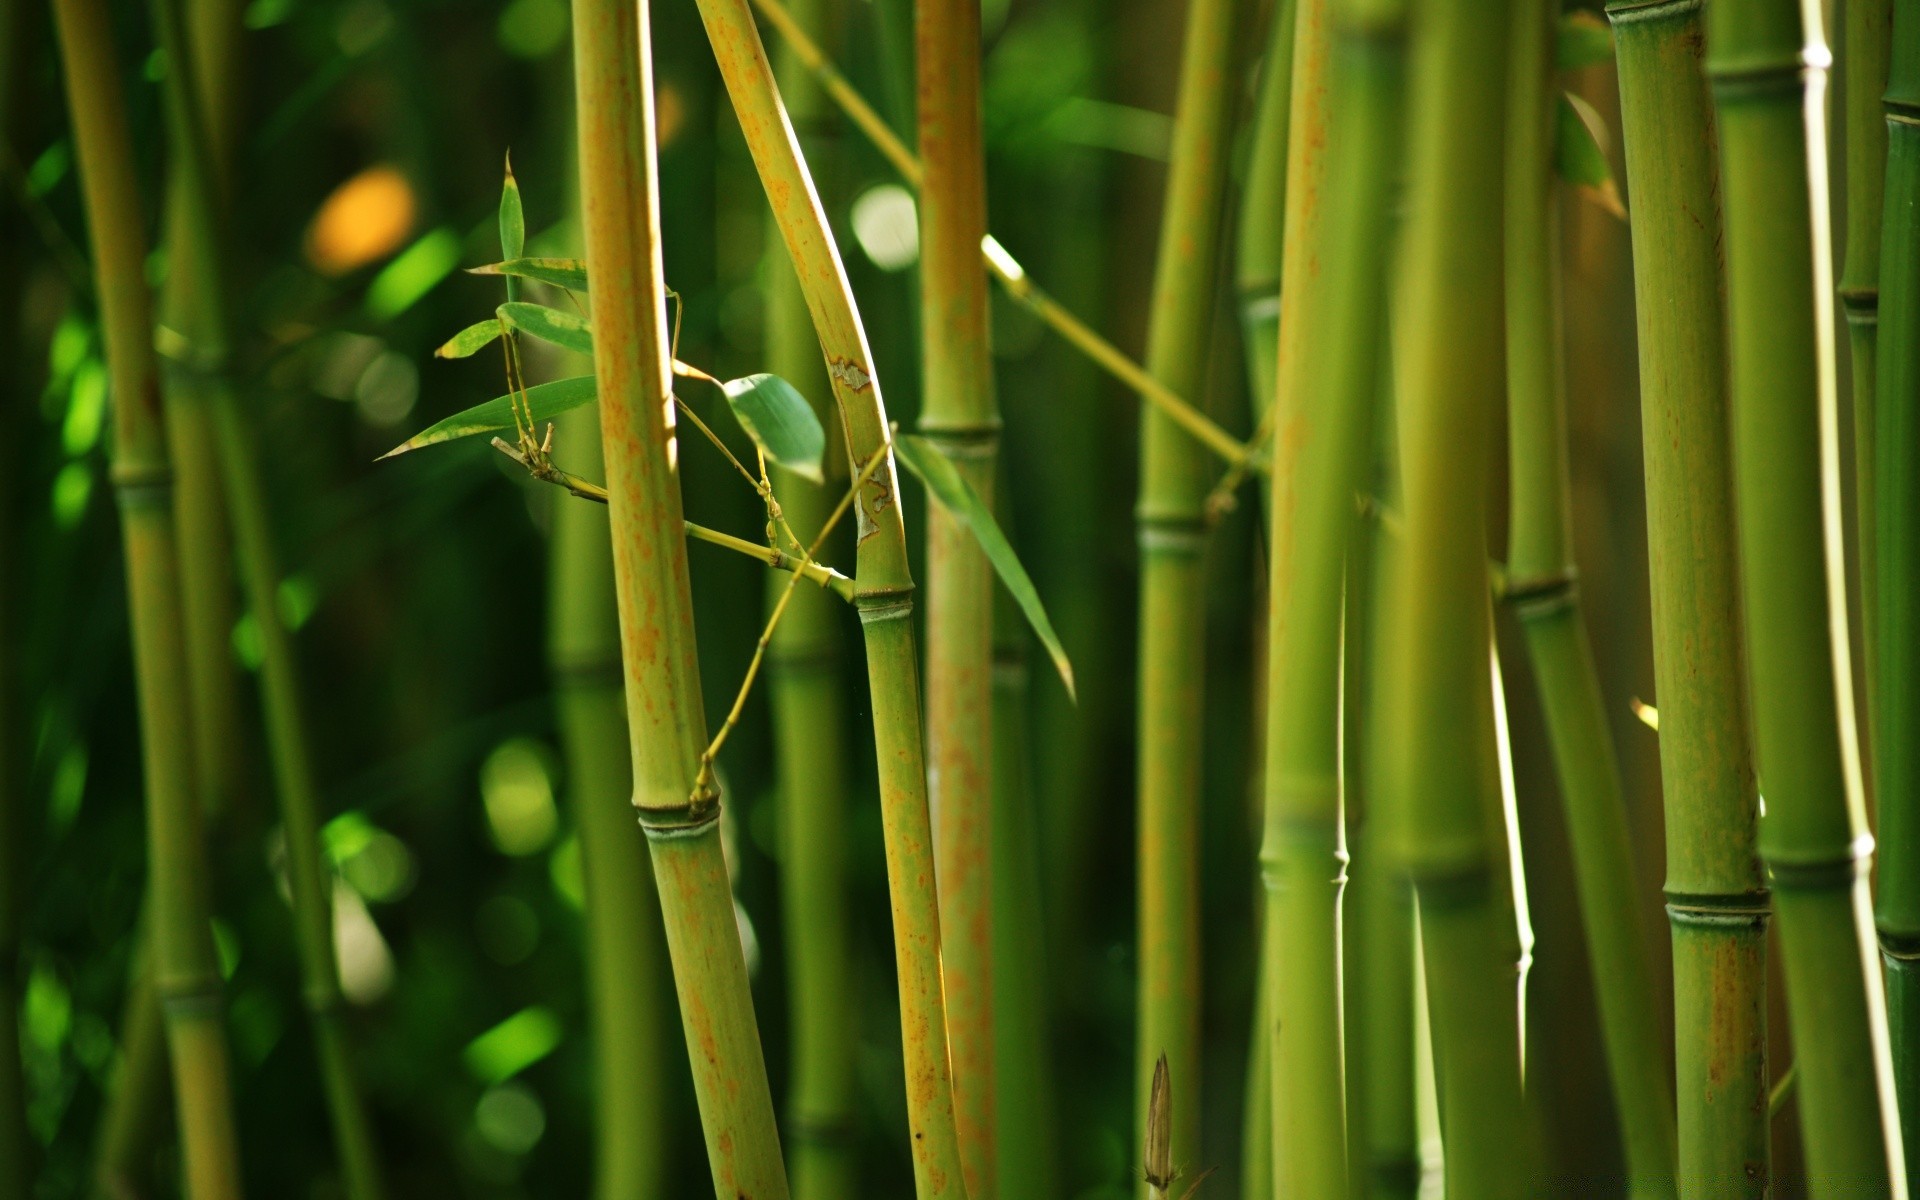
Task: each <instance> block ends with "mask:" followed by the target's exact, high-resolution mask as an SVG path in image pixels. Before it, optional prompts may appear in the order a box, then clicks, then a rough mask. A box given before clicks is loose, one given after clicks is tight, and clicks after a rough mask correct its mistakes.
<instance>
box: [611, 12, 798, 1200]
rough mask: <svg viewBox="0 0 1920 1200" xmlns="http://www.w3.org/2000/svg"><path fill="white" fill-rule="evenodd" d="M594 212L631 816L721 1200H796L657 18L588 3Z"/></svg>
mask: <svg viewBox="0 0 1920 1200" xmlns="http://www.w3.org/2000/svg"><path fill="white" fill-rule="evenodd" d="M573 32H574V43H573V44H574V78H575V86H576V90H577V93H578V101H577V102H578V118H577V123H578V129H579V132H578V136H579V146H580V196H581V205H582V211H583V213H584V215H585V222H584V225H585V231H586V242H587V269H588V271H589V272H590V273H591V275H592V278H593V281H594V284H593V332H594V345H595V346H596V347H597V350H596V353H595V355H594V373H595V374H596V375H597V376H598V378H599V407H600V428H601V433H602V436H603V439H604V444H603V449H604V453H605V456H606V466H607V491H608V493H609V505H608V513H609V518H610V520H611V524H612V530H613V562H614V583H615V588H616V592H617V595H618V598H619V614H620V646H621V661H622V665H623V668H624V675H625V681H626V696H627V727H628V739H629V741H628V745H629V748H630V750H631V752H632V756H633V782H634V792H633V802H634V806H635V807H636V808H638V809H639V810H640V824H641V827H642V828H643V829H645V830H646V835H647V841H648V845H649V849H650V851H651V857H652V860H653V872H654V880H655V883H656V885H657V887H658V889H659V894H660V911H661V916H662V919H663V921H664V924H665V927H666V936H667V948H668V951H669V953H670V955H671V957H672V960H673V967H674V983H675V986H676V988H677V990H678V992H679V996H680V1017H681V1021H682V1023H683V1025H684V1027H685V1033H686V1042H687V1050H688V1055H689V1058H690V1059H691V1061H692V1066H693V1085H694V1094H695V1096H696V1098H697V1099H698V1101H699V1106H700V1117H701V1124H702V1126H703V1128H704V1131H705V1134H706V1143H707V1158H708V1165H709V1167H710V1168H711V1170H712V1174H713V1187H714V1194H715V1195H716V1196H718V1197H747V1198H749V1200H784V1197H785V1196H786V1195H787V1179H786V1169H785V1166H784V1164H783V1163H782V1161H781V1157H780V1143H779V1135H778V1132H777V1131H776V1129H775V1125H774V1116H773V1097H772V1094H771V1092H770V1090H769V1088H768V1085H767V1074H766V1064H765V1060H764V1059H763V1058H762V1055H761V1049H760V1031H759V1028H758V1027H757V1026H756V1025H755V1023H754V1016H753V997H752V994H751V992H750V991H749V988H748V982H747V965H746V959H745V957H744V955H743V954H742V952H741V948H740V933H739V929H738V927H737V926H736V925H735V923H734V916H733V896H732V892H731V890H730V889H729V886H728V883H727V868H726V863H725V861H724V859H723V858H722V854H721V848H720V832H719V828H720V827H719V821H720V797H719V795H718V794H717V792H716V791H714V790H713V789H712V788H711V787H700V788H696V781H697V780H698V779H699V764H700V756H701V754H702V753H703V751H704V750H705V749H706V740H707V739H706V729H705V726H706V722H705V719H704V716H703V714H702V711H701V702H700V678H699V670H698V665H697V663H696V660H695V646H694V630H693V602H692V596H691V593H690V590H689V585H688V579H687V556H686V545H685V542H684V534H683V532H682V518H681V515H680V514H681V508H680V481H679V474H678V471H677V461H678V459H677V455H676V454H675V448H674V446H673V430H672V424H671V420H672V408H671V404H670V401H669V399H668V396H669V388H668V380H667V358H668V346H667V331H666V327H665V320H666V309H665V300H664V297H665V283H664V281H663V279H662V276H661V260H660V207H659V206H660V201H659V191H658V187H657V183H656V178H655V173H654V171H655V167H654V112H653V62H652V57H653V56H652V45H651V40H650V36H649V29H648V5H647V4H645V3H644V2H642V3H637V4H636V3H628V2H625V0H575V3H574V5H573Z"/></svg>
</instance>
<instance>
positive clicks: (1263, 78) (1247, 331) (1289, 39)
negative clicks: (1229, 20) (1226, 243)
mask: <svg viewBox="0 0 1920 1200" xmlns="http://www.w3.org/2000/svg"><path fill="white" fill-rule="evenodd" d="M1298 7H1299V0H1278V3H1277V4H1275V6H1274V10H1273V18H1272V22H1271V28H1270V29H1269V30H1268V32H1267V53H1266V59H1265V61H1264V63H1263V64H1262V65H1261V73H1260V94H1259V97H1258V99H1257V100H1256V101H1255V102H1254V112H1253V130H1252V134H1251V137H1252V142H1253V145H1252V148H1251V149H1250V150H1249V151H1248V153H1247V177H1246V181H1245V182H1244V183H1243V184H1242V185H1241V188H1240V223H1239V230H1238V234H1237V237H1236V239H1235V242H1234V286H1235V288H1236V290H1237V291H1238V292H1239V300H1240V340H1241V341H1242V342H1243V343H1244V344H1245V348H1246V352H1247V379H1248V383H1249V386H1250V389H1251V390H1250V392H1249V394H1250V395H1251V396H1252V398H1253V404H1254V415H1255V416H1256V417H1257V416H1259V415H1261V414H1263V413H1264V412H1265V411H1266V406H1267V405H1268V404H1269V403H1270V402H1271V401H1272V400H1273V395H1274V386H1275V379H1274V363H1275V362H1276V361H1277V355H1278V351H1279V345H1280V263H1281V251H1282V247H1283V245H1284V244H1285V240H1286V239H1285V226H1286V221H1285V212H1286V205H1287V157H1288V156H1287V138H1288V135H1289V133H1290V132H1291V125H1292V122H1291V121H1290V120H1289V119H1288V116H1287V113H1288V108H1289V106H1290V105H1291V103H1292V99H1293V70H1294V66H1293V38H1294V33H1293V31H1294V22H1295V12H1296V10H1297V9H1298Z"/></svg>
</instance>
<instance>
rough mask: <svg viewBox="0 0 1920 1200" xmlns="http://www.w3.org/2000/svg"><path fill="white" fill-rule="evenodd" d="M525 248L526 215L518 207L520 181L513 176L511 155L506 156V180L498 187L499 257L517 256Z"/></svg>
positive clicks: (510, 258) (512, 257) (509, 258)
mask: <svg viewBox="0 0 1920 1200" xmlns="http://www.w3.org/2000/svg"><path fill="white" fill-rule="evenodd" d="M526 248H527V217H526V212H525V210H523V209H522V208H521V207H520V182H519V180H517V179H515V178H514V177H513V156H512V155H511V154H509V155H508V156H507V181H506V183H505V184H503V185H502V186H501V188H500V257H502V258H504V259H508V260H512V259H516V258H519V257H520V255H521V254H522V253H523V252H524V251H525V250H526Z"/></svg>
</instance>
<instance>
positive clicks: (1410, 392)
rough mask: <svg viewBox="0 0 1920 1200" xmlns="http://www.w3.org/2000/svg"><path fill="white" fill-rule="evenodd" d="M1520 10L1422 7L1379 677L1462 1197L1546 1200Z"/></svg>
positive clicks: (1396, 840)
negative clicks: (1525, 841)
mask: <svg viewBox="0 0 1920 1200" xmlns="http://www.w3.org/2000/svg"><path fill="white" fill-rule="evenodd" d="M1507 27H1508V22H1507V6H1506V5H1505V4H1503V3H1491V4H1486V3H1475V2H1473V0H1450V2H1446V3H1435V4H1432V5H1430V6H1428V7H1427V8H1424V9H1423V10H1422V11H1421V19H1420V24H1419V26H1418V36H1416V37H1415V38H1414V41H1413V46H1412V57H1411V63H1410V81H1409V92H1408V95H1409V100H1410V103H1409V105H1408V112H1409V114H1410V125H1409V143H1408V144H1409V147H1410V153H1409V158H1408V162H1409V173H1408V178H1409V185H1408V186H1409V196H1408V204H1407V212H1408V214H1409V216H1408V218H1407V223H1406V232H1405V242H1404V245H1403V250H1402V255H1401V262H1400V267H1401V270H1402V271H1403V278H1404V281H1405V282H1404V284H1403V294H1402V295H1401V296H1400V297H1399V301H1400V304H1399V307H1398V309H1397V315H1398V316H1399V317H1400V330H1401V336H1400V338H1399V339H1398V340H1399V345H1397V346H1396V350H1397V351H1398V352H1399V353H1398V354H1397V355H1396V360H1395V374H1396V378H1397V379H1398V381H1399V395H1398V398H1397V414H1398V423H1399V428H1400V439H1401V446H1402V460H1401V467H1402V472H1403V489H1404V494H1405V504H1404V517H1403V523H1404V530H1403V537H1402V539H1401V544H1400V546H1399V553H1398V554H1396V555H1395V556H1394V557H1393V559H1392V560H1391V562H1392V564H1393V569H1392V578H1391V579H1390V580H1389V581H1388V583H1387V586H1388V587H1389V589H1390V593H1389V595H1390V601H1389V607H1388V619H1387V620H1386V622H1385V624H1384V626H1383V628H1382V630H1381V637H1382V641H1381V654H1380V658H1379V667H1378V670H1377V672H1376V675H1377V678H1378V683H1377V687H1378V689H1379V696H1380V704H1381V717H1380V725H1381V728H1380V736H1381V738H1382V739H1383V745H1385V746H1387V747H1390V751H1389V753H1388V754H1387V755H1386V758H1385V762H1384V763H1383V764H1382V769H1381V771H1380V777H1379V789H1378V791H1377V795H1378V796H1379V799H1380V810H1381V811H1380V817H1381V821H1380V825H1381V827H1380V837H1381V841H1380V843H1379V851H1378V852H1379V853H1381V854H1383V855H1385V856H1386V857H1387V859H1388V861H1391V862H1393V863H1396V864H1397V865H1399V866H1400V867H1401V868H1402V869H1403V870H1404V871H1405V872H1406V874H1407V875H1408V876H1409V877H1410V878H1411V880H1412V882H1413V885H1414V888H1415V890H1416V893H1417V896H1418V900H1419V905H1420V927H1421V943H1422V952H1423V954H1424V957H1425V962H1426V971H1427V996H1428V1007H1429V1013H1430V1021H1431V1024H1432V1028H1433V1039H1434V1050H1435V1056H1436V1058H1437V1060H1438V1061H1439V1063H1440V1064H1442V1065H1441V1068H1440V1071H1439V1083H1440V1109H1441V1123H1442V1128H1443V1130H1444V1132H1445V1138H1446V1190H1447V1194H1448V1195H1450V1196H1473V1197H1476V1198H1495V1197H1517V1196H1522V1195H1527V1194H1530V1192H1531V1189H1532V1187H1533V1186H1534V1183H1533V1176H1534V1173H1533V1169H1532V1164H1531V1159H1532V1155H1531V1153H1530V1152H1529V1147H1528V1142H1529V1138H1528V1134H1527V1129H1528V1118H1527V1115H1526V1109H1525V1103H1524V1101H1523V1100H1522V1098H1521V1091H1520V1054H1519V1050H1520V1040H1519V1037H1520V1035H1519V1027H1518V1013H1517V1012H1516V1006H1515V1003H1514V1000H1515V997H1514V990H1513V989H1514V975H1513V969H1514V962H1513V958H1512V944H1513V910H1512V907H1511V905H1510V904H1509V903H1508V902H1506V901H1504V900H1503V899H1502V893H1503V892H1505V891H1506V890H1507V879H1508V871H1509V869H1510V868H1509V864H1508V859H1507V854H1506V853H1505V847H1504V845H1503V844H1502V843H1501V841H1500V840H1497V831H1496V829H1495V828H1494V825H1493V822H1492V821H1490V820H1489V819H1488V814H1489V812H1491V811H1494V810H1496V809H1497V807H1498V796H1499V781H1498V775H1497V767H1496V763H1495V757H1494V756H1495V746H1494V725H1493V722H1494V714H1493V711H1492V680H1491V678H1490V675H1489V672H1490V669H1491V662H1490V656H1489V653H1488V647H1489V646H1490V644H1491V631H1490V627H1489V622H1490V614H1489V608H1488V602H1487V596H1488V578H1487V548H1486V490H1487V489H1486V480H1487V477H1488V472H1489V470H1490V468H1491V466H1492V463H1491V461H1490V460H1491V453H1492V445H1491V442H1492V434H1493V415H1494V414H1493V408H1492V404H1493V401H1494V398H1495V397H1497V396H1498V395H1499V394H1500V383H1501V378H1500V376H1501V358H1502V354H1501V342H1502V332H1503V331H1502V329H1501V322H1500V285H1501V278H1500V264H1501V241H1500V226H1501V221H1500V208H1501V205H1500V195H1501V192H1500V179H1501V168H1502V165H1503V164H1502V150H1501V142H1502V138H1501V137H1500V135H1499V130H1501V128H1502V127H1503V126H1504V124H1505V116H1506V103H1505V101H1506V85H1507V56H1506V54H1505V48H1506V45H1507Z"/></svg>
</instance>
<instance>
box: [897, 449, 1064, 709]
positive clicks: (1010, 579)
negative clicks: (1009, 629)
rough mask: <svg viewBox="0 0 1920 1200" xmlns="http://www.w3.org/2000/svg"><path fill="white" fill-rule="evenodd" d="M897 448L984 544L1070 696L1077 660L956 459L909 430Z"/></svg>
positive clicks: (910, 467)
mask: <svg viewBox="0 0 1920 1200" xmlns="http://www.w3.org/2000/svg"><path fill="white" fill-rule="evenodd" d="M893 450H894V455H895V457H897V458H898V459H899V460H900V462H901V463H902V464H903V465H904V466H905V467H906V468H907V470H909V471H912V472H913V473H914V475H916V476H917V477H918V478H919V480H920V482H922V483H924V484H926V485H927V491H928V492H930V493H932V494H933V497H934V499H935V500H937V501H938V502H939V503H940V506H941V507H942V508H944V509H946V510H947V511H948V512H949V513H952V514H953V515H954V516H956V517H958V518H959V519H960V523H961V524H963V525H965V526H966V527H967V529H968V531H969V532H971V533H972V534H973V537H974V540H975V541H977V542H979V543H980V549H981V550H983V551H984V552H985V553H986V556H987V561H988V562H991V563H992V564H993V570H994V573H995V574H997V575H998V576H1000V582H1001V583H1002V584H1003V585H1005V587H1006V589H1007V593H1008V594H1009V595H1011V596H1012V597H1013V600H1014V603H1016V604H1018V605H1019V606H1020V611H1021V612H1022V613H1024V614H1026V618H1027V624H1029V625H1031V626H1033V632H1034V633H1035V635H1037V636H1038V637H1039V638H1040V644H1041V645H1042V646H1045V647H1046V649H1047V657H1049V658H1051V659H1052V660H1053V667H1054V670H1056V671H1058V672H1060V682H1062V683H1064V684H1066V686H1067V695H1068V696H1069V697H1072V696H1073V695H1074V688H1073V664H1072V663H1071V662H1069V661H1067V651H1066V648H1065V647H1063V646H1062V645H1061V644H1060V635H1059V634H1057V633H1055V632H1054V629H1053V622H1052V621H1051V620H1050V619H1048V617H1047V610H1046V606H1045V605H1043V604H1041V603H1040V593H1039V592H1038V591H1036V590H1035V589H1034V586H1033V580H1032V579H1030V578H1029V577H1028V576H1027V569H1026V568H1025V567H1023V566H1021V565H1020V559H1019V557H1018V556H1017V555H1015V554H1014V552H1013V547H1012V545H1010V544H1009V543H1008V542H1007V535H1006V534H1004V533H1002V532H1001V531H1000V524H999V522H997V521H995V520H994V519H993V512H992V510H991V509H989V508H988V507H987V505H986V502H985V501H983V500H981V499H980V493H978V492H976V491H974V490H973V485H972V484H970V483H968V482H967V481H966V478H965V477H964V476H962V475H961V474H960V472H959V471H958V470H956V469H955V468H954V465H953V461H952V460H951V459H949V458H948V457H947V456H946V455H945V454H943V453H941V451H940V448H939V447H938V446H936V445H935V444H934V443H933V442H931V441H929V440H928V439H926V438H924V437H917V436H914V435H911V434H908V435H905V436H902V437H898V438H895V439H894V443H893Z"/></svg>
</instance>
